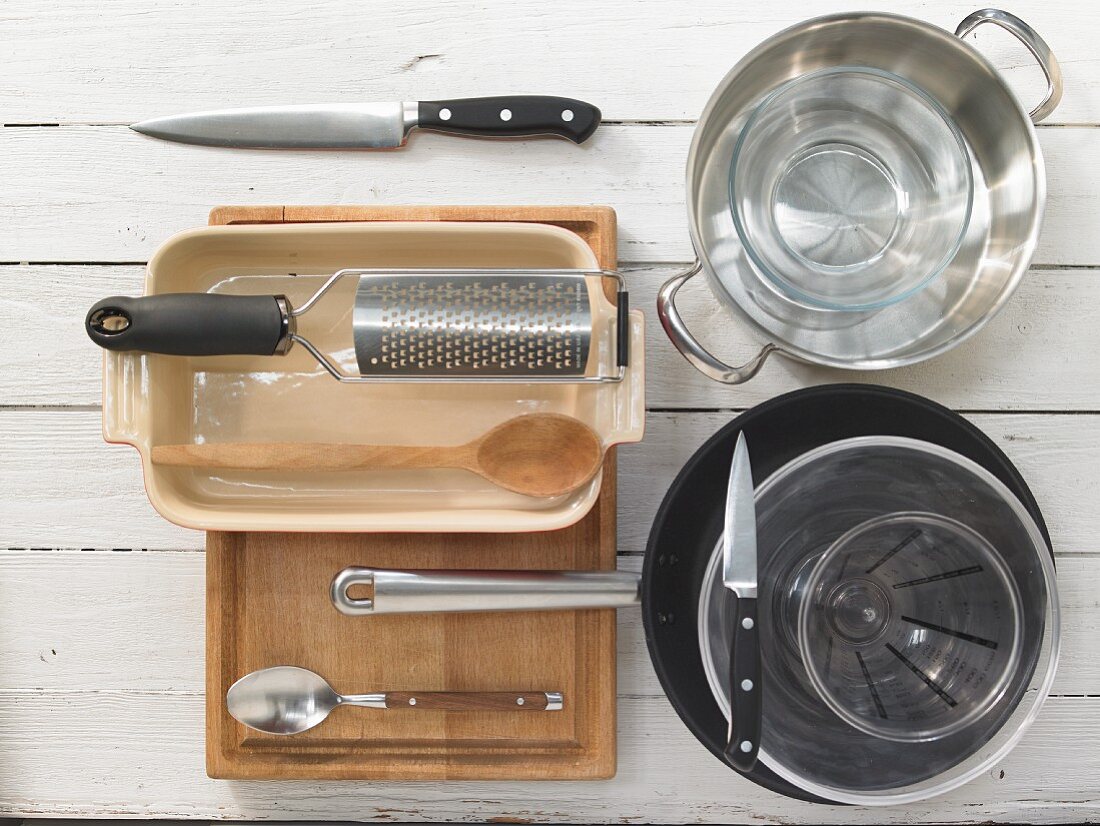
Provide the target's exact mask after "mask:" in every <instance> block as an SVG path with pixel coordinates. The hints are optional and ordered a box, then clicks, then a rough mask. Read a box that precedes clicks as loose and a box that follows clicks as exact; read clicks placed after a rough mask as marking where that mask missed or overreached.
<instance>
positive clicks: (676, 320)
mask: <svg viewBox="0 0 1100 826" xmlns="http://www.w3.org/2000/svg"><path fill="white" fill-rule="evenodd" d="M702 269H703V265H702V263H701V262H700V261H698V260H696V262H695V263H694V264H692V266H691V268H690V269H688V270H685V271H684V272H682V273H678V274H677V275H675V276H673V277H672V278H670V279H669V280H668V281H666V282H665V283H664V286H662V287H661V291H660V292H659V293H658V294H657V317H658V318H659V319H660V320H661V326H662V327H664V328H665V334H666V335H667V336H668V337H669V340H670V341H671V342H672V345H673V346H674V347H675V348H676V349H677V350H679V351H680V355H681V356H683V357H684V358H685V359H687V360H688V363H689V364H691V366H692V367H694V368H695V369H696V370H698V371H699V372H700V373H702V374H703V375H704V376H706V377H707V378H710V379H714V380H715V381H720V382H722V383H723V384H741V383H742V382H746V381H748V380H749V379H751V378H752V377H753V376H755V375H756V374H757V373H758V372H760V368H761V367H763V366H764V362H765V361H766V360H767V358H768V356H770V355H771V354H772V353H773V352H775V351H776V350H778V349H779V348H778V347H777V346H776V345H774V344H765V345H764V347H763V348H762V349H761V350H760V352H759V353H757V354H756V355H755V356H753V358H751V359H749V360H748V361H747V362H745V363H744V364H742V365H741V366H740V367H731V366H730V365H728V364H726V363H725V362H722V361H719V360H718V359H716V358H715V357H714V356H712V355H711V354H710V353H708V352H707V351H706V350H704V349H703V347H702V345H701V344H699V342H698V341H696V339H695V337H694V336H693V335H692V334H691V333H690V332H688V329H687V326H686V325H685V324H684V320H683V319H682V318H681V317H680V313H679V311H678V310H677V309H676V293H678V292H679V291H680V288H681V287H682V286H684V284H685V283H686V282H687V280H688V279H689V278H692V277H693V276H695V275H698V274H699V272H700V271H701V270H702Z"/></svg>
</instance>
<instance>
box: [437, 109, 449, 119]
mask: <svg viewBox="0 0 1100 826" xmlns="http://www.w3.org/2000/svg"><path fill="white" fill-rule="evenodd" d="M439 119H440V120H450V119H451V110H450V109H440V110H439Z"/></svg>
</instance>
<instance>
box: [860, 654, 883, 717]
mask: <svg viewBox="0 0 1100 826" xmlns="http://www.w3.org/2000/svg"><path fill="white" fill-rule="evenodd" d="M856 659H857V660H859V670H860V671H862V672H863V680H864V682H866V683H867V688H868V689H870V691H871V699H872V700H874V701H875V710H876V711H877V712H878V716H879V717H881V718H882V719H883V720H889V719H890V718H889V717H887V716H886V707H885V706H884V705H883V704H882V699H881V698H880V697H879V696H878V689H877V688H876V687H875V681H874V680H872V679H871V672H870V671H868V670H867V664H866V663H865V662H863V655H862V654H860V653H859V652H858V651H857V652H856Z"/></svg>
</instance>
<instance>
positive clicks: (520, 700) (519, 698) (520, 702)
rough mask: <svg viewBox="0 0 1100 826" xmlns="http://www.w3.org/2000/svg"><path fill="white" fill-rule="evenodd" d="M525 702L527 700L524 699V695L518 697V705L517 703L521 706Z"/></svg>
mask: <svg viewBox="0 0 1100 826" xmlns="http://www.w3.org/2000/svg"><path fill="white" fill-rule="evenodd" d="M524 702H525V701H524V699H523V698H522V697H516V705H517V706H521V705H523V703H524Z"/></svg>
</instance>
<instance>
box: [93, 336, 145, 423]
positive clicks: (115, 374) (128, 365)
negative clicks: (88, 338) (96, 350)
mask: <svg viewBox="0 0 1100 826" xmlns="http://www.w3.org/2000/svg"><path fill="white" fill-rule="evenodd" d="M103 356H104V358H103V439H104V440H105V441H107V442H110V443H112V444H129V445H137V443H138V439H139V437H140V434H139V425H138V416H139V406H140V404H141V402H140V397H141V388H142V387H143V386H144V384H145V378H146V377H145V359H144V358H143V357H142V356H141V355H140V354H138V353H111V352H107V353H104V354H103Z"/></svg>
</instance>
